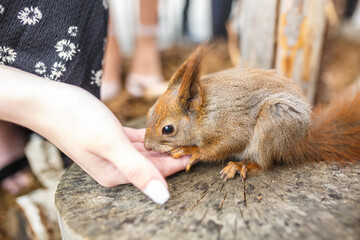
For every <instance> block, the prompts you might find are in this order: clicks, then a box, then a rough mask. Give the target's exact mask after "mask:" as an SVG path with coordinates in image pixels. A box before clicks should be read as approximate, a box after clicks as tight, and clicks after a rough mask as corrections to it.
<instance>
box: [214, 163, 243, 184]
mask: <svg viewBox="0 0 360 240" xmlns="http://www.w3.org/2000/svg"><path fill="white" fill-rule="evenodd" d="M237 172H238V173H239V174H240V176H241V179H242V180H243V181H244V180H245V179H246V177H247V172H248V168H247V167H246V165H243V164H241V163H237V162H232V161H230V162H229V163H228V165H227V166H226V167H224V168H223V169H222V170H221V171H220V175H221V179H223V178H224V179H225V181H226V180H228V179H233V178H234V177H235V175H236V173H237Z"/></svg>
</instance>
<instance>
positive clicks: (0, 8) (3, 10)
mask: <svg viewBox="0 0 360 240" xmlns="http://www.w3.org/2000/svg"><path fill="white" fill-rule="evenodd" d="M4 12H5V8H4V7H3V6H2V5H1V4H0V14H3V13H4Z"/></svg>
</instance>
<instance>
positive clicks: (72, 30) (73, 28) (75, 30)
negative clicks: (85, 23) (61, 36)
mask: <svg viewBox="0 0 360 240" xmlns="http://www.w3.org/2000/svg"><path fill="white" fill-rule="evenodd" d="M78 32H79V29H78V27H77V26H71V27H69V30H68V33H69V34H70V36H72V37H76V35H77V33H78Z"/></svg>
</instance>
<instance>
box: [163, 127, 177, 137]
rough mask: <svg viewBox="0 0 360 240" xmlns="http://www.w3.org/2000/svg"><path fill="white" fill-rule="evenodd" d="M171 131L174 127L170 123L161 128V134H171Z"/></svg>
mask: <svg viewBox="0 0 360 240" xmlns="http://www.w3.org/2000/svg"><path fill="white" fill-rule="evenodd" d="M173 131H174V127H173V126H172V125H166V126H165V127H163V129H162V134H163V135H168V134H171V133H172V132H173Z"/></svg>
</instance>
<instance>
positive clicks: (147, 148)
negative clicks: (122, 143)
mask: <svg viewBox="0 0 360 240" xmlns="http://www.w3.org/2000/svg"><path fill="white" fill-rule="evenodd" d="M144 147H145V149H146V150H148V151H152V148H151V145H150V144H149V141H147V140H146V139H145V141H144Z"/></svg>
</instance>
